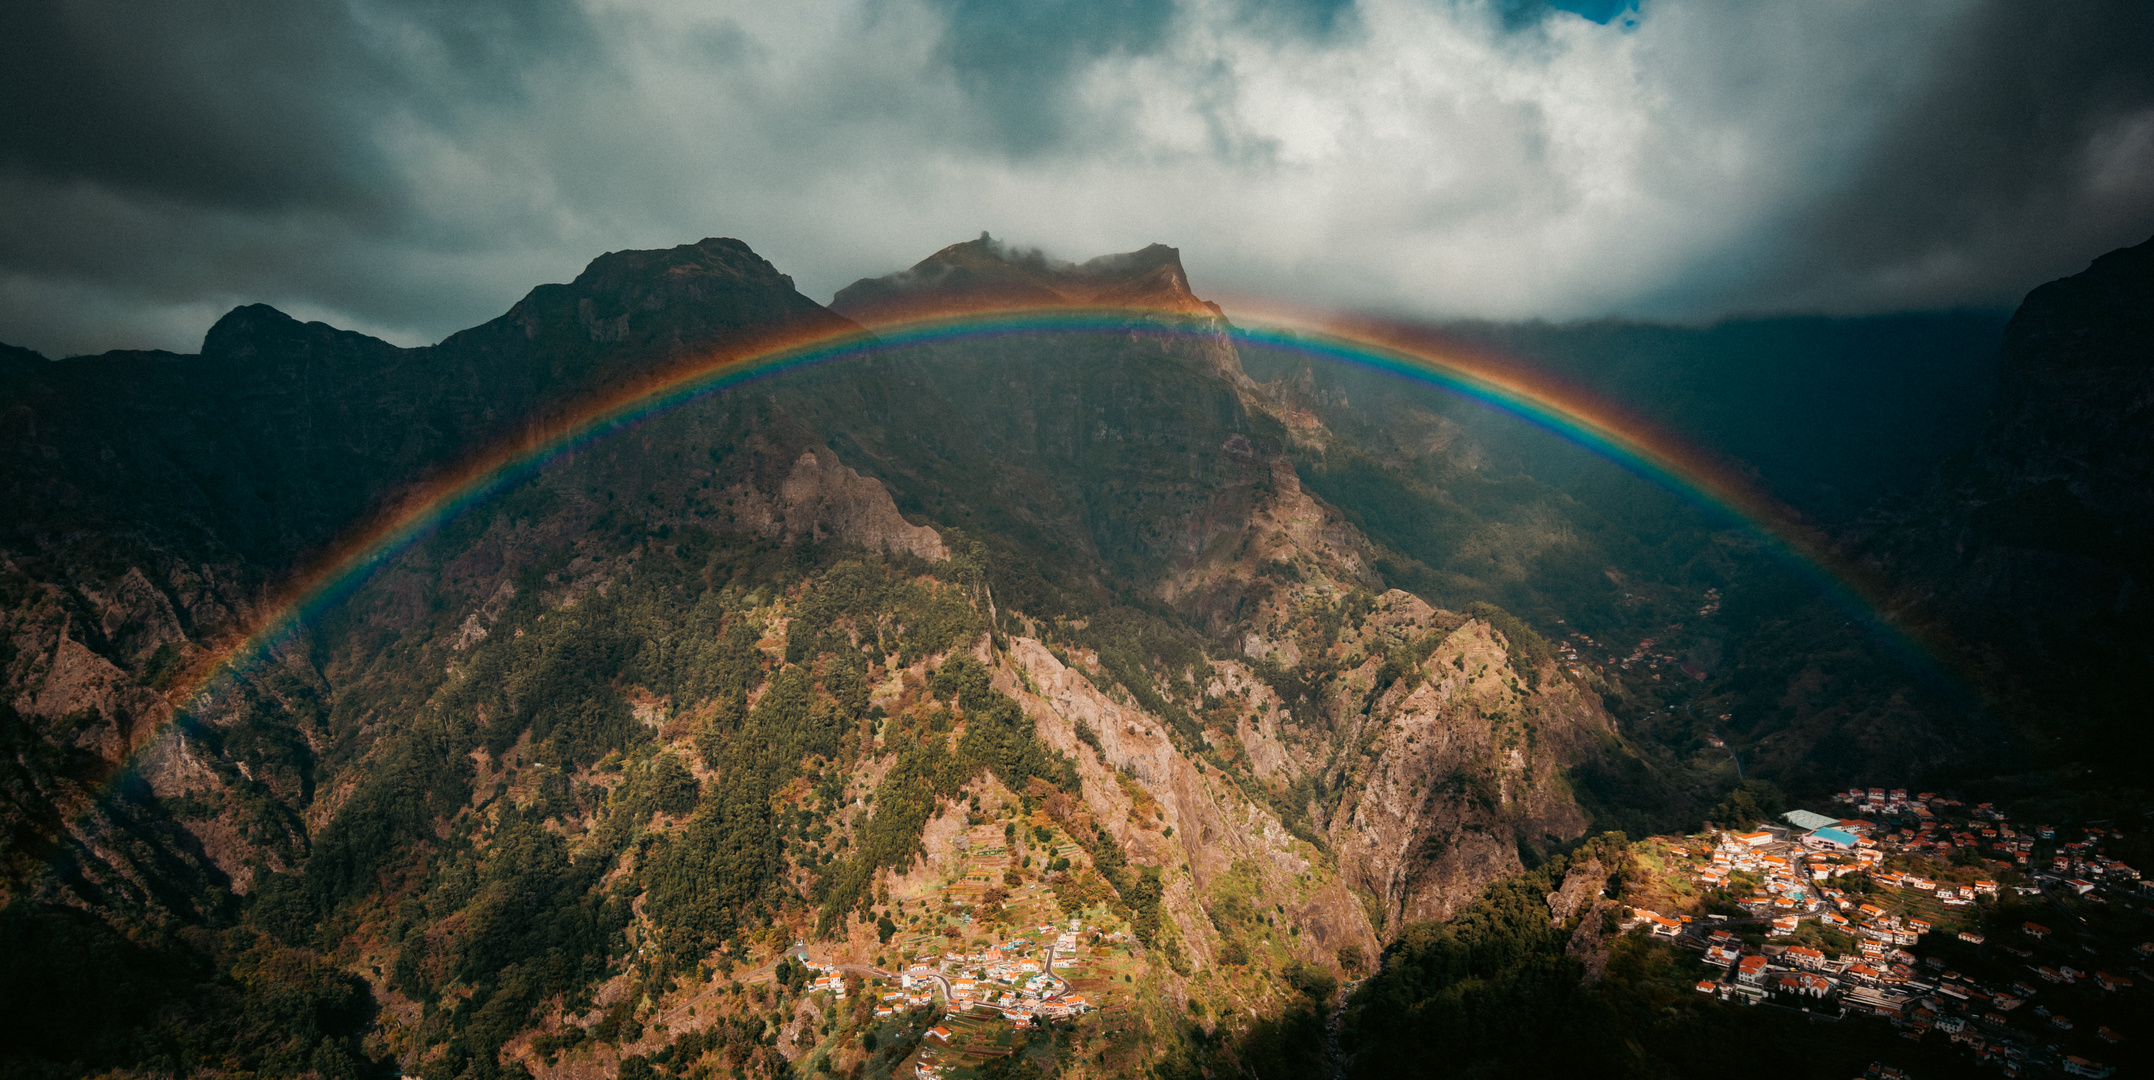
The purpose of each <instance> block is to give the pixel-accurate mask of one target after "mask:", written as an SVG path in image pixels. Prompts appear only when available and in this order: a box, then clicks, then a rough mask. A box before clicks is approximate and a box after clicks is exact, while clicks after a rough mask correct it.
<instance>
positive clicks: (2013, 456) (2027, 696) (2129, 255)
mask: <svg viewBox="0 0 2154 1080" xmlns="http://www.w3.org/2000/svg"><path fill="white" fill-rule="evenodd" d="M2150 342H2154V240H2149V241H2148V242H2146V243H2143V244H2140V245H2138V246H2136V247H2131V248H2125V249H2123V250H2119V251H2113V252H2110V253H2109V254H2107V255H2104V256H2102V257H2101V258H2099V259H2096V260H2094V263H2093V265H2091V266H2089V267H2088V268H2087V269H2086V270H2085V271H2083V272H2081V273H2079V274H2076V275H2073V276H2071V277H2068V278H2064V279H2062V280H2058V281H2053V282H2050V283H2048V284H2046V285H2043V286H2041V287H2040V288H2038V289H2035V290H2034V291H2033V292H2031V293H2029V294H2028V295H2027V299H2026V302H2025V303H2023V304H2021V305H2020V308H2019V310H2018V311H2017V312H2016V313H2015V314H2014V315H2013V316H2012V321H2011V323H2010V324H2009V325H2008V326H2007V327H2006V330H2005V334H2004V345H2003V348H2002V350H2001V352H2000V363H1999V374H1998V386H1997V392H1996V395H1995V397H1994V398H1993V399H1992V400H1991V401H1990V403H1989V407H1988V409H1987V411H1986V412H1985V414H1984V415H1983V418H1982V422H1981V426H1980V429H1979V431H1978V432H1977V433H1976V434H1975V435H1974V436H1973V437H1972V438H1970V439H1969V440H1968V441H1967V442H1966V444H1965V445H1963V446H1962V447H1960V448H1958V450H1957V452H1956V453H1954V454H1953V455H1952V457H1951V459H1950V460H1949V461H1947V462H1945V463H1944V465H1943V467H1942V468H1941V469H1940V471H1939V472H1938V474H1937V479H1936V481H1935V483H1934V485H1933V487H1932V488H1931V490H1929V491H1928V492H1925V493H1923V494H1922V495H1921V496H1920V497H1919V498H1916V499H1913V500H1909V501H1908V502H1907V503H1905V504H1904V505H1894V506H1890V507H1885V508H1882V509H1881V510H1880V511H1879V513H1878V514H1877V517H1876V518H1875V520H1873V521H1872V522H1870V523H1869V529H1870V532H1869V533H1868V537H1867V542H1868V544H1869V545H1870V547H1871V549H1872V550H1873V551H1874V553H1875V554H1874V557H1875V558H1877V559H1878V560H1879V561H1880V562H1881V563H1883V564H1884V565H1886V566H1888V567H1890V568H1891V569H1892V571H1893V576H1894V578H1895V580H1897V581H1900V582H1902V583H1903V588H1904V589H1905V591H1906V592H1907V594H1908V600H1909V602H1910V603H1913V604H1920V605H1923V606H1925V607H1927V608H1929V609H1931V610H1934V611H1935V612H1936V613H1937V617H1938V618H1940V619H1941V620H1943V621H1945V622H1946V623H1948V624H1949V625H1950V626H1951V627H1952V628H1953V629H1954V631H1955V632H1956V634H1957V635H1958V637H1959V638H1960V640H1962V641H1963V642H1965V643H1966V647H1967V648H1968V650H1969V651H1970V653H1971V654H1972V655H1973V656H1974V658H1975V663H1976V664H1978V665H1979V667H1980V669H1981V670H1982V671H1983V672H1984V673H1985V676H1986V678H1987V679H1988V681H1989V683H1990V685H1991V687H1992V692H1993V693H1995V694H1996V695H1997V696H1998V697H1999V698H2000V699H2001V700H2003V701H2004V702H2006V703H2007V704H2006V707H2007V708H2008V709H2010V710H2011V711H2012V712H2014V713H2015V714H2017V715H2019V716H2020V717H2022V718H2024V719H2025V720H2026V722H2028V723H2030V724H2033V725H2036V726H2038V727H2039V728H2040V730H2041V734H2042V737H2044V738H2046V739H2050V740H2053V741H2055V742H2057V743H2059V744H2061V745H2059V746H2058V747H2057V749H2056V751H2055V752H2056V753H2057V754H2058V756H2060V757H2062V758H2066V759H2069V760H2072V761H2073V762H2075V770H2074V771H2078V772H2081V773H2082V774H2084V772H2085V771H2087V770H2094V771H2098V772H2100V773H2101V774H2102V777H2103V780H2102V783H2101V784H2100V785H2098V786H2099V787H2101V788H2103V789H2105V790H2118V791H2124V790H2129V791H2134V792H2143V791H2144V790H2145V781H2144V772H2143V769H2144V766H2145V763H2146V762H2147V761H2149V760H2154V741H2150V739H2154V735H2150V733H2149V730H2148V727H2147V724H2146V716H2147V710H2146V705H2145V694H2144V692H2143V690H2142V688H2141V687H2140V685H2139V682H2140V679H2139V673H2141V672H2145V671H2147V670H2154V606H2150V602H2149V598H2148V596H2147V593H2146V586H2145V583H2146V582H2148V581H2149V580H2154V576H2150V575H2154V562H2150V559H2154V425H2150V423H2149V413H2148V410H2149V403H2150V402H2154V345H2150V344H2149V343H2150ZM2060 720H2063V721H2064V722H2059V721H2060Z"/></svg>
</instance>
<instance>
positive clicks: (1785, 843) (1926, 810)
mask: <svg viewBox="0 0 2154 1080" xmlns="http://www.w3.org/2000/svg"><path fill="white" fill-rule="evenodd" d="M1834 804H1835V809H1836V810H1838V811H1840V812H1841V813H1844V814H1846V815H1847V816H1845V817H1840V816H1835V815H1832V814H1823V813H1816V812H1812V811H1808V810H1795V811H1790V812H1788V813H1786V814H1784V815H1782V822H1783V823H1781V824H1770V825H1766V826H1764V827H1762V828H1759V829H1757V830H1756V831H1750V832H1736V831H1724V832H1717V833H1712V834H1708V835H1703V836H1695V837H1656V838H1654V839H1652V840H1649V841H1646V842H1644V843H1642V844H1640V845H1639V846H1638V847H1639V850H1640V851H1641V856H1640V858H1641V862H1642V863H1644V864H1646V866H1645V868H1646V869H1648V870H1649V871H1652V876H1651V877H1650V878H1649V879H1648V881H1647V882H1645V883H1644V888H1643V889H1642V890H1639V891H1641V892H1642V893H1643V896H1641V899H1646V900H1647V901H1648V902H1647V903H1643V904H1640V905H1638V906H1632V907H1630V908H1628V917H1627V918H1626V919H1625V920H1624V922H1623V926H1624V928H1625V929H1626V930H1631V931H1634V932H1638V933H1643V934H1649V935H1653V936H1656V937H1661V938H1666V939H1671V941H1672V943H1673V944H1675V945H1677V946H1678V947H1681V948H1684V949H1690V950H1696V951H1697V952H1698V953H1700V954H1701V955H1700V957H1699V961H1700V964H1701V966H1702V967H1703V968H1704V969H1705V970H1704V971H1703V972H1701V973H1700V977H1699V978H1698V980H1697V983H1696V990H1697V992H1698V993H1700V994H1707V995H1712V996H1714V997H1717V998H1719V999H1721V1000H1725V1001H1735V1002H1746V1003H1750V1004H1755V1005H1761V1006H1768V1007H1777V1008H1790V1009H1797V1010H1801V1011H1804V1012H1808V1013H1812V1014H1819V1015H1826V1016H1832V1017H1836V1018H1851V1017H1865V1016H1866V1017H1875V1018H1878V1019H1881V1020H1883V1021H1885V1022H1888V1023H1890V1024H1892V1025H1894V1026H1895V1027H1896V1028H1898V1029H1899V1031H1900V1034H1901V1035H1902V1036H1903V1037H1904V1038H1906V1039H1908V1040H1910V1041H1914V1042H1917V1043H1920V1042H1923V1041H1925V1040H1929V1039H1943V1040H1947V1041H1949V1043H1950V1044H1951V1045H1953V1046H1955V1047H1957V1048H1959V1050H1960V1051H1961V1052H1962V1053H1963V1054H1964V1055H1966V1056H1968V1057H1970V1058H1971V1059H1972V1060H1973V1061H1975V1062H1977V1063H1979V1064H1982V1065H1986V1066H1994V1067H1995V1068H1996V1069H1997V1070H1998V1071H1999V1072H2000V1073H2001V1074H2002V1075H2005V1076H2021V1075H2066V1076H2084V1077H2103V1076H2110V1075H2113V1074H2114V1071H2115V1070H2114V1069H2113V1067H2112V1066H2110V1065H2106V1064H2103V1063H2102V1061H2101V1059H2100V1056H2099V1055H2100V1054H2101V1053H2102V1051H2103V1050H2104V1049H2108V1048H2114V1047H2116V1046H2118V1045H2119V1044H2121V1043H2122V1042H2123V1041H2124V1038H2125V1036H2124V1035H2122V1034H2120V1033H2119V1032H2118V1031H2117V1030H2116V1029H2115V1028H2114V1027H2113V1026H2111V1021H2112V1020H2113V1018H2115V1017H2117V1016H2140V1015H2144V1013H2145V1010H2147V1009H2148V1008H2149V1007H2150V1003H2149V1002H2148V1001H2147V1000H2146V998H2145V995H2146V993H2147V989H2148V987H2149V986H2150V985H2154V975H2150V974H2149V973H2148V971H2147V970H2146V966H2147V965H2149V964H2154V941H2150V940H2149V938H2150V937H2154V933H2150V931H2149V927H2150V926H2154V922H2150V921H2149V920H2154V882H2149V881H2146V880H2143V879H2142V878H2141V876H2140V873H2139V871H2138V870H2136V869H2135V868H2133V867H2131V866H2128V865H2126V864H2125V863H2123V862H2121V861H2119V860H2117V859H2115V858H2112V857H2110V856H2109V855H2108V854H2107V853H2106V847H2107V845H2108V842H2109V841H2111V840H2114V839H2116V838H2117V837H2119V836H2121V835H2122V834H2121V833H2119V832H2117V831H2116V830H2115V829H2113V828H2104V827H2099V826H2095V825H2087V826H2082V827H2079V828H2075V829H2069V830H2067V829H2062V828H2058V827H2055V826H2051V825H2047V824H2033V825H2026V824H2019V823H2014V822H2012V821H2010V820H2009V819H2008V818H2007V815H2006V814H2005V813H2004V812H2002V811H2000V810H1999V809H1997V808H1996V807H1995V806H1994V805H1992V804H1990V803H1986V802H1985V803H1978V804H1976V805H1973V806H1968V805H1965V804H1963V803H1962V802H1960V801H1959V800H1956V799H1952V798H1947V797H1944V796H1941V795H1938V794H1935V793H1932V792H1919V793H1915V794H1910V793H1909V792H1907V791H1906V790H1904V789H1898V788H1894V789H1885V788H1856V789H1850V790H1848V791H1844V792H1841V793H1839V794H1838V795H1836V796H1834ZM2120 930H2123V931H2127V932H2128V933H2127V934H2126V936H2124V937H2120V936H2119V931H2120ZM2126 937H2128V938H2129V940H2126ZM1895 1071H1897V1070H1896V1069H1895V1068H1894V1067H1893V1066H1891V1065H1889V1064H1884V1063H1881V1064H1880V1065H1878V1066H1877V1068H1876V1069H1873V1073H1874V1074H1876V1075H1884V1074H1886V1073H1892V1072H1895Z"/></svg>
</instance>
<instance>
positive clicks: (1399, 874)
mask: <svg viewBox="0 0 2154 1080" xmlns="http://www.w3.org/2000/svg"><path fill="white" fill-rule="evenodd" d="M1372 674H1373V672H1372ZM1416 674H1417V675H1418V678H1413V679H1405V680H1401V681H1400V682H1398V683H1395V684H1393V685H1392V686H1391V687H1390V688H1389V689H1388V690H1385V691H1384V692H1383V693H1382V695H1381V696H1380V697H1379V698H1378V699H1377V700H1376V701H1375V702H1374V703H1373V704H1372V705H1371V707H1370V710H1369V713H1368V719H1367V721H1366V722H1365V723H1364V725H1363V726H1362V728H1361V732H1362V734H1363V737H1364V738H1366V739H1368V740H1369V746H1370V748H1369V751H1368V760H1367V764H1366V765H1365V766H1363V767H1362V768H1361V769H1359V770H1358V771H1357V772H1356V773H1355V775H1354V776H1353V777H1352V780H1351V782H1350V783H1349V785H1348V790H1347V794H1346V796H1345V798H1344V799H1343V800H1342V802H1341V803H1340V806H1339V809H1338V811H1337V812H1336V813H1335V814H1334V815H1333V817H1332V820H1331V825H1330V835H1331V837H1332V842H1333V844H1334V846H1335V847H1336V848H1337V850H1338V852H1339V859H1340V867H1341V871H1342V872H1343V873H1345V874H1347V875H1348V876H1349V877H1350V878H1351V879H1353V880H1354V881H1355V882H1356V883H1357V884H1358V885H1360V886H1361V887H1363V888H1365V889H1367V890H1368V891H1369V892H1370V893H1372V894H1374V895H1376V896H1377V897H1379V898H1380V899H1381V900H1382V902H1383V905H1384V908H1385V910H1386V912H1387V915H1388V921H1387V925H1389V926H1391V927H1396V926H1400V925H1403V924H1404V923H1407V922H1414V921H1419V920H1424V919H1443V918H1448V917H1449V916H1450V915H1451V914H1452V913H1453V912H1454V911H1457V910H1458V909H1459V908H1460V907H1462V906H1463V905H1464V904H1465V903H1467V902H1468V901H1470V900H1471V899H1472V898H1473V897H1474V896H1475V895H1477V894H1478V893H1479V892H1480V890H1481V888H1482V887H1483V886H1485V885H1486V884H1488V883H1489V882H1490V881H1493V880H1495V879H1496V878H1499V877H1502V876H1504V875H1507V874H1511V873H1515V872H1517V871H1518V870H1520V869H1521V868H1522V866H1521V863H1520V861H1519V858H1518V845H1519V842H1520V841H1521V840H1524V841H1526V842H1529V843H1546V842H1548V841H1551V840H1554V841H1563V840H1570V839H1574V838H1576V837H1578V836H1581V835H1583V834H1584V833H1585V830H1586V825H1587V821H1586V816H1585V814H1584V812H1583V811H1581V810H1580V809H1579V808H1578V805H1577V803H1576V802H1574V801H1573V800H1572V799H1571V797H1570V794H1569V790H1568V788H1567V787H1566V785H1565V784H1564V782H1563V780H1562V773H1563V770H1564V769H1566V768H1567V767H1569V766H1571V765H1573V764H1576V763H1578V762H1579V761H1580V760H1583V759H1584V758H1586V757H1588V756H1591V755H1593V754H1595V753H1597V752H1598V745H1597V744H1598V740H1599V739H1600V737H1601V736H1602V735H1604V734H1606V733H1608V732H1609V730H1610V729H1609V726H1608V722H1607V719H1606V717H1605V715H1604V714H1602V713H1601V712H1600V710H1599V706H1598V704H1597V703H1596V702H1593V701H1591V700H1590V699H1589V698H1588V697H1587V696H1586V695H1585V694H1584V692H1583V691H1581V690H1580V689H1579V688H1578V687H1577V686H1575V685H1574V684H1572V683H1569V682H1568V681H1565V680H1562V679H1559V678H1555V677H1553V670H1552V669H1551V670H1550V671H1549V672H1546V673H1544V674H1546V675H1547V676H1549V677H1547V678H1545V679H1544V680H1543V681H1542V682H1541V684H1540V685H1539V687H1538V688H1532V687H1528V686H1527V685H1526V684H1525V681H1524V679H1523V677H1522V676H1521V675H1520V673H1518V672H1516V671H1514V670H1513V669H1512V668H1511V665H1510V662H1509V659H1508V656H1507V654H1506V651H1505V648H1504V643H1503V640H1502V638H1501V636H1500V635H1499V634H1497V633H1496V632H1494V631H1492V630H1491V629H1490V628H1489V627H1488V626H1487V625H1485V624H1483V623H1481V622H1479V621H1468V622H1466V623H1465V624H1464V625H1462V626H1460V627H1459V628H1458V629H1456V630H1454V631H1452V632H1451V633H1450V634H1449V635H1448V636H1446V637H1445V638H1444V639H1443V641H1442V642H1441V643H1440V644H1438V645H1437V647H1436V649H1435V650H1434V651H1433V652H1432V653H1431V654H1430V655H1429V657H1428V659H1427V660H1426V661H1424V662H1423V663H1422V664H1421V665H1420V666H1419V667H1418V668H1417V669H1416Z"/></svg>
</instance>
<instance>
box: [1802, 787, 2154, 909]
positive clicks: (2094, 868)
mask: <svg viewBox="0 0 2154 1080" xmlns="http://www.w3.org/2000/svg"><path fill="white" fill-rule="evenodd" d="M1833 798H1834V800H1835V801H1837V802H1842V803H1846V804H1849V805H1850V806H1852V807H1853V808H1854V812H1855V813H1856V814H1857V815H1859V819H1858V820H1869V821H1875V822H1877V823H1878V825H1877V827H1876V828H1874V829H1873V830H1872V833H1871V835H1872V836H1873V839H1874V840H1875V842H1876V844H1877V846H1878V848H1879V849H1881V850H1884V851H1891V852H1900V853H1905V854H1908V855H1917V856H1927V857H1929V858H1937V859H1948V858H1951V857H1952V856H1953V855H1956V854H1958V853H1959V852H1960V851H1961V850H1963V849H1971V850H1972V851H1974V852H1975V853H1976V854H1977V855H1978V856H1980V857H1981V858H1983V859H1985V860H1989V861H1994V862H1997V863H2001V864H2005V865H2009V866H2012V867H2014V868H2016V869H2019V870H2021V871H2023V872H2026V873H2029V874H2031V875H2033V876H2034V877H2035V878H2036V880H2037V881H2038V882H2040V883H2042V884H2046V885H2052V886H2056V887H2063V888H2069V889H2071V890H2072V891H2074V892H2076V893H2078V894H2079V895H2081V896H2086V895H2090V894H2092V893H2094V892H2095V891H2097V890H2098V889H2100V888H2102V887H2103V886H2105V885H2106V886H2110V887H2113V888H2116V889H2118V890H2121V891H2125V892H2135V893H2137V894H2138V895H2140V896H2142V897H2154V882H2149V881H2144V880H2142V878H2141V877H2140V874H2139V871H2138V870H2136V869H2133V868H2132V867H2130V866H2128V865H2126V864H2124V863H2123V862H2121V861H2119V860H2116V859H2113V858H2110V857H2109V856H2108V855H2107V854H2105V853H2104V845H2105V844H2106V843H2107V841H2108V840H2109V839H2110V838H2112V837H2113V836H2115V835H2117V834H2116V833H2115V832H2114V830H2110V829H2103V828H2100V827H2097V826H2092V825H2089V826H2085V827H2083V828H2081V829H2079V830H2076V831H2077V832H2078V833H2079V834H2080V838H2079V839H2077V840H2064V841H2062V842H2059V836H2058V832H2059V830H2058V829H2057V827H2056V826H2054V825H2035V826H2033V827H2031V828H2029V827H2027V826H2024V825H2021V826H2014V825H2013V824H2012V823H2011V821H2010V820H2009V818H2008V817H2007V815H2006V814H2005V812H2004V811H2002V810H1999V809H1998V808H1997V807H1996V806H1995V805H1994V804H1992V803H1986V802H1985V803H1977V804H1975V805H1974V806H1972V807H1968V806H1967V805H1966V804H1964V803H1962V802H1960V801H1959V800H1958V799H1951V798H1945V797H1943V796H1940V795H1937V794H1936V793H1934V792H1927V791H1924V792H1918V793H1916V794H1914V795H1912V796H1910V795H1909V794H1908V792H1907V789H1905V788H1890V789H1887V788H1876V787H1873V788H1849V789H1848V790H1846V791H1843V792H1840V793H1838V794H1836V795H1834V796H1833ZM2037 845H2040V846H2041V847H2042V848H2044V849H2046V850H2048V852H2049V859H2048V862H2047V864H2046V866H2043V865H2041V864H2038V863H2037V861H2036V856H2037V854H2038V853H2037V851H2036V847H2037ZM1969 899H1971V898H1969Z"/></svg>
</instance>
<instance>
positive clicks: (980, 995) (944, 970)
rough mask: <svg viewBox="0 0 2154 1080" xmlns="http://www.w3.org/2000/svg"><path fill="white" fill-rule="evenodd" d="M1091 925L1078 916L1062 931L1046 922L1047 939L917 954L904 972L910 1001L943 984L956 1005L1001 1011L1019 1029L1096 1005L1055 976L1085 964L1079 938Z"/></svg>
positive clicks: (922, 999)
mask: <svg viewBox="0 0 2154 1080" xmlns="http://www.w3.org/2000/svg"><path fill="white" fill-rule="evenodd" d="M1088 929H1090V928H1088V927H1085V926H1083V925H1082V924H1081V923H1080V922H1079V921H1078V920H1076V919H1072V920H1070V924H1069V927H1068V928H1067V929H1066V930H1062V931H1060V932H1059V933H1058V932H1057V930H1056V928H1055V927H1054V926H1052V925H1045V926H1040V927H1038V928H1037V932H1038V935H1039V938H1040V939H1041V941H1045V940H1046V939H1048V938H1050V937H1052V938H1053V941H1052V942H1051V943H1049V944H1044V945H1043V944H1040V943H1039V942H1035V941H1034V940H1033V939H1031V938H1013V939H1011V940H1009V941H1005V942H1002V943H1001V944H998V945H990V946H988V947H987V948H985V949H982V950H981V951H979V952H976V953H963V952H947V953H942V954H940V955H937V954H934V953H928V954H924V955H921V956H918V957H915V958H914V960H913V963H912V966H911V967H909V968H907V969H906V970H905V972H904V973H903V974H901V975H900V976H899V987H900V989H901V991H903V997H904V1000H906V1001H907V1002H911V1003H916V1004H925V1003H926V1002H927V1001H928V1000H931V997H932V995H933V993H934V989H935V987H936V986H938V985H940V986H941V987H942V989H943V991H944V994H945V997H946V999H947V1000H948V1002H949V1005H950V1007H952V1008H954V1009H956V1010H958V1011H960V1012H969V1011H972V1010H974V1009H981V1010H990V1011H993V1012H997V1013H1000V1014H1001V1015H1002V1016H1004V1017H1005V1018H1007V1019H1009V1020H1010V1021H1011V1022H1012V1023H1013V1024H1015V1025H1016V1026H1017V1027H1019V1028H1026V1027H1030V1026H1032V1023H1033V1021H1034V1020H1035V1019H1056V1018H1059V1017H1065V1016H1075V1015H1078V1014H1080V1013H1083V1012H1086V1011H1088V1010H1090V1009H1091V1008H1092V1007H1093V1005H1092V1002H1091V1001H1089V1000H1088V999H1087V998H1086V997H1085V996H1084V995H1083V994H1072V993H1070V992H1069V989H1070V987H1069V982H1068V980H1066V979H1064V978H1063V977H1062V976H1060V975H1057V974H1055V972H1054V968H1055V966H1056V965H1058V964H1059V965H1061V966H1063V967H1064V968H1067V967H1069V966H1071V965H1076V964H1082V963H1083V962H1084V957H1083V947H1082V946H1081V945H1080V944H1079V943H1078V938H1079V936H1080V935H1081V934H1083V933H1084V932H1085V931H1086V930H1088Z"/></svg>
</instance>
